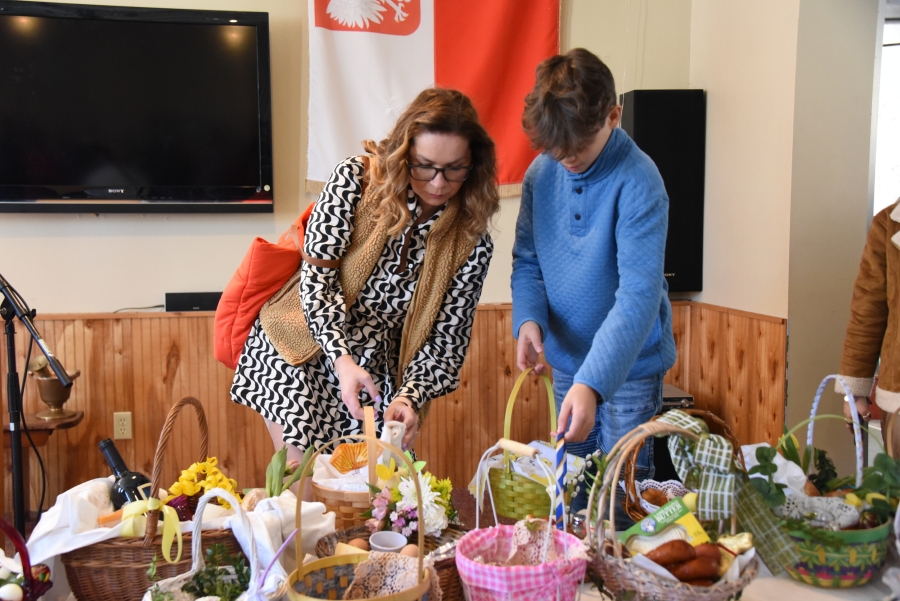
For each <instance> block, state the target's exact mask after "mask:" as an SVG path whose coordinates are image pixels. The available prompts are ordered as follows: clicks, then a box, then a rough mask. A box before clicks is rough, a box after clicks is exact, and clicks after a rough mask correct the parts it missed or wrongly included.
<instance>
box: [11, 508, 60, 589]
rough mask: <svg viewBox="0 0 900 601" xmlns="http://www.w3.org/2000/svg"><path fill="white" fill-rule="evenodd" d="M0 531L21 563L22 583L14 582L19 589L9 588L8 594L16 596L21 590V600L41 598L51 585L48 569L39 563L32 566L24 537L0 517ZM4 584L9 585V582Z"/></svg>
mask: <svg viewBox="0 0 900 601" xmlns="http://www.w3.org/2000/svg"><path fill="white" fill-rule="evenodd" d="M0 531H2V532H3V534H5V535H6V536H7V538H9V540H10V542H12V544H13V546H14V547H15V549H16V552H17V553H18V554H19V563H20V565H21V568H22V571H21V577H22V583H21V584H15V586H18V587H19V588H20V589H21V590H19V591H16V590H10V591H9V593H10V595H15V596H18V593H20V592H21V594H22V597H21V599H22V600H23V601H38V599H40V598H41V595H43V594H44V593H46V592H47V591H49V590H50V588H51V587H52V586H53V583H52V582H51V581H50V577H49V576H50V570H48V569H47V566H45V565H43V564H41V565H39V566H32V565H31V560H30V559H29V557H28V547H26V546H25V539H24V538H22V535H21V534H19V531H18V530H16V529H15V528H13V526H12V525H11V524H9V523H8V522H6V521H5V520H2V519H0ZM0 555H4V553H3V550H2V549H0ZM10 568H12V566H10ZM4 586H10V585H9V584H7V585H4ZM6 598H14V597H6Z"/></svg>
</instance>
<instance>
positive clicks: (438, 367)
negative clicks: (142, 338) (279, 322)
mask: <svg viewBox="0 0 900 601" xmlns="http://www.w3.org/2000/svg"><path fill="white" fill-rule="evenodd" d="M363 147H364V148H365V150H366V152H367V153H368V156H367V157H351V158H349V159H347V160H345V161H344V162H342V163H341V164H339V165H338V166H337V167H336V168H335V170H334V172H333V173H332V175H331V177H330V179H329V181H328V183H327V184H326V185H325V189H324V190H323V192H322V194H321V195H320V196H319V199H318V201H317V202H316V204H315V207H314V209H313V211H312V214H311V215H310V219H309V223H308V226H307V229H306V236H305V239H304V261H303V264H302V272H301V276H300V296H301V300H302V305H303V313H304V315H305V317H306V323H307V324H308V328H309V333H310V334H312V338H313V340H314V341H315V343H317V344H318V346H319V347H320V348H321V351H320V352H317V353H316V354H315V355H314V356H313V357H312V358H311V359H309V360H307V361H306V362H304V363H301V364H299V365H291V364H289V363H288V362H286V361H285V360H284V359H283V358H282V355H281V354H279V352H278V350H277V349H276V347H277V346H278V344H276V343H273V341H272V340H271V339H270V338H269V336H267V333H266V332H265V331H263V328H262V327H261V325H260V321H259V320H257V322H256V324H255V325H254V327H253V329H252V330H251V332H250V335H249V337H248V339H247V343H246V345H245V346H244V352H243V354H242V355H241V358H240V361H239V362H238V366H237V369H236V371H235V378H234V384H233V386H232V389H231V398H232V400H233V401H234V402H236V403H240V404H242V405H246V406H248V407H251V408H252V409H255V410H256V411H258V412H259V413H260V414H262V416H263V417H264V418H265V419H266V422H267V425H268V427H269V433H270V434H271V436H272V439H273V442H274V443H275V448H276V449H278V448H281V446H282V441H284V442H285V443H287V444H288V458H289V459H299V458H300V456H301V455H302V452H303V451H304V450H305V449H306V448H307V447H309V446H310V445H312V446H313V447H318V446H320V445H321V444H323V443H325V442H327V441H329V440H331V439H333V438H336V437H338V436H342V435H347V434H355V433H358V432H360V430H361V423H362V421H361V420H362V417H363V410H362V406H363V405H374V406H375V413H376V421H377V427H378V429H379V431H380V428H381V423H383V421H390V420H395V421H402V422H403V423H404V424H406V427H407V430H406V435H405V436H404V440H403V442H404V446H412V443H413V442H414V439H415V436H416V433H417V430H418V427H419V424H420V423H421V419H422V418H424V415H425V410H426V408H427V405H428V403H429V402H430V401H431V400H432V399H434V398H437V397H439V396H443V395H445V394H448V393H450V392H452V391H453V390H455V389H456V387H457V386H458V384H459V370H460V368H461V367H462V363H463V359H464V358H465V354H466V349H467V347H468V345H469V339H470V336H471V332H472V320H473V319H474V315H475V307H476V305H477V304H478V298H479V297H480V296H481V289H482V285H483V283H484V277H485V275H486V273H487V270H488V264H489V263H490V260H491V255H492V253H493V242H492V240H491V237H490V235H489V234H488V224H489V221H490V218H491V216H492V215H493V214H494V213H495V212H496V211H497V210H498V208H499V199H498V195H497V185H496V158H495V154H494V143H493V142H492V141H491V139H490V137H489V136H488V134H487V132H486V131H485V130H484V128H483V127H482V126H481V124H480V123H479V121H478V115H477V113H476V111H475V108H474V107H473V105H472V103H471V101H470V100H469V99H468V98H467V97H466V96H465V95H463V94H461V93H460V92H457V91H454V90H444V89H428V90H425V91H423V92H422V93H421V94H419V96H418V97H417V98H416V99H415V100H414V101H413V102H412V104H411V105H410V106H409V107H408V108H407V109H406V111H405V112H404V113H403V115H401V117H400V119H399V120H398V121H397V123H396V125H395V126H394V129H393V131H392V132H391V134H390V135H389V136H388V138H386V139H385V140H382V141H381V142H380V143H378V144H376V143H374V142H373V141H371V140H368V141H366V142H364V143H363ZM417 284H418V285H417ZM269 334H273V336H274V335H275V334H274V329H273V331H272V332H269ZM276 342H277V341H276ZM292 342H293V341H290V340H288V341H281V342H280V344H282V345H285V344H291V343H292Z"/></svg>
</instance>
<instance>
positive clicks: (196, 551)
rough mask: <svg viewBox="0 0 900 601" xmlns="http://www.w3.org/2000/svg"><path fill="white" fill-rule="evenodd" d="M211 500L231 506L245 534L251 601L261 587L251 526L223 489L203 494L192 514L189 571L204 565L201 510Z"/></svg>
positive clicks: (199, 568) (234, 500)
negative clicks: (247, 547)
mask: <svg viewBox="0 0 900 601" xmlns="http://www.w3.org/2000/svg"><path fill="white" fill-rule="evenodd" d="M213 499H222V500H224V501H226V502H228V504H229V505H231V508H232V509H234V514H235V516H236V517H237V518H238V520H240V522H241V525H242V526H243V527H244V531H245V532H247V536H248V544H249V545H250V585H249V587H248V588H247V596H248V598H249V599H253V598H254V597H253V595H255V594H257V592H258V590H259V587H260V585H261V583H260V582H259V556H258V555H257V552H256V540H255V539H254V538H253V526H251V525H250V520H249V518H248V517H247V514H246V512H244V509H243V508H242V507H241V503H240V501H238V500H237V499H236V498H235V497H234V495H233V494H231V493H230V492H228V491H227V490H225V489H222V488H213V489H210V490H209V491H207V492H206V493H204V494H203V496H202V497H200V500H199V501H198V502H197V510H196V511H195V512H194V531H193V540H191V555H192V558H191V561H192V565H191V571H192V572H196V571H197V570H202V569H203V566H204V565H206V562H205V560H204V559H203V546H202V545H201V543H200V537H201V532H202V531H203V510H204V509H206V506H207V505H208V504H209V502H210V501H212V500H213Z"/></svg>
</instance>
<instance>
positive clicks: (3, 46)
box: [0, 0, 274, 213]
mask: <svg viewBox="0 0 900 601" xmlns="http://www.w3.org/2000/svg"><path fill="white" fill-rule="evenodd" d="M273 201H274V183H273V180H272V108H271V90H270V76H269V19H268V14H267V13H260V12H229V11H207V10H174V9H155V8H126V7H118V6H87V5H79V4H58V3H45V2H20V1H12V0H0V212H17V213H22V212H68V213H74V212H118V213H223V212H229V213H230V212H236V213H271V212H272V211H273Z"/></svg>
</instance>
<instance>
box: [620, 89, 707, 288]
mask: <svg viewBox="0 0 900 601" xmlns="http://www.w3.org/2000/svg"><path fill="white" fill-rule="evenodd" d="M619 101H620V103H621V104H622V129H624V130H625V132H626V133H628V135H629V136H631V139H632V140H634V143H635V144H637V145H638V148H640V149H641V150H643V151H644V152H645V153H647V155H648V156H649V157H650V158H651V159H653V162H654V163H656V167H657V168H658V169H659V174H660V175H661V176H662V179H663V182H664V183H665V185H666V192H667V193H668V194H669V232H668V236H667V238H666V264H665V273H666V281H667V282H668V283H669V291H670V292H696V291H699V290H703V178H704V173H705V164H706V95H705V93H704V91H703V90H634V91H631V92H627V93H625V94H623V95H622V96H620V97H619Z"/></svg>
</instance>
